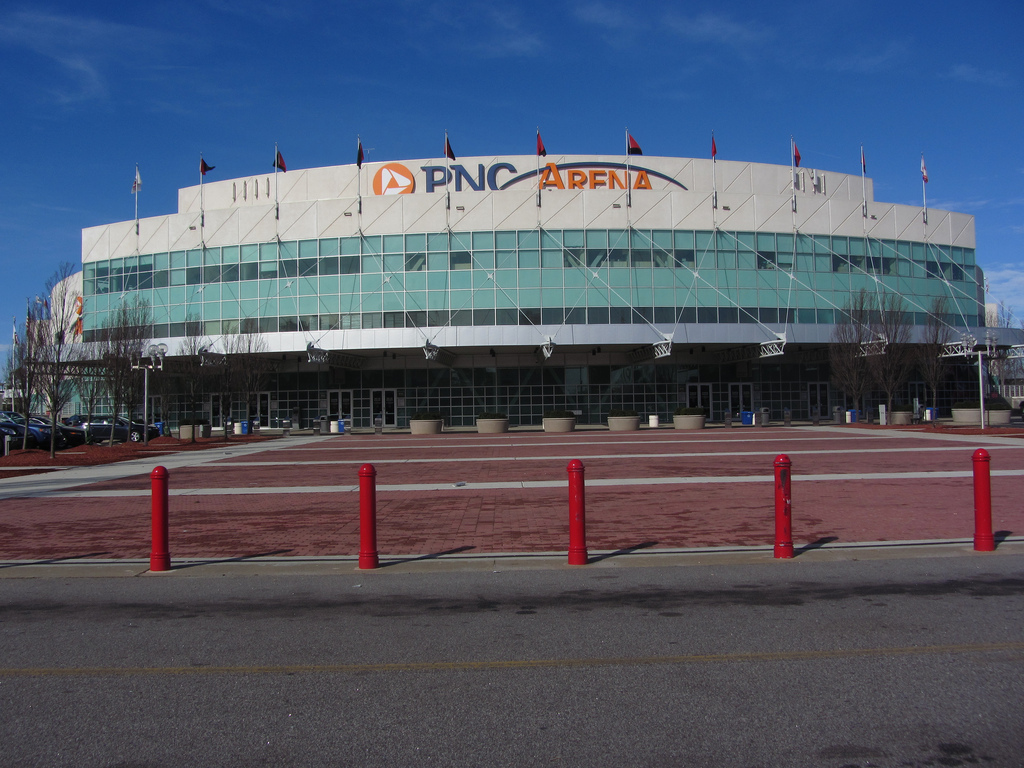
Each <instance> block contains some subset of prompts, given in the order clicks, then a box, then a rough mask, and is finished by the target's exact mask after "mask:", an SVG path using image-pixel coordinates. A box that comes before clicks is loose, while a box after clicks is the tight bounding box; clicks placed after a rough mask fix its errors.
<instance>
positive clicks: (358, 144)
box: [356, 134, 363, 216]
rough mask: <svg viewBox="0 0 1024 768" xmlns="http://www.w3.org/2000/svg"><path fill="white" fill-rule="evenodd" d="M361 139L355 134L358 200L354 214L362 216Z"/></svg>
mask: <svg viewBox="0 0 1024 768" xmlns="http://www.w3.org/2000/svg"><path fill="white" fill-rule="evenodd" d="M362 151H363V139H362V137H361V136H360V135H359V134H356V198H357V200H358V203H357V207H356V213H357V214H359V215H360V216H362V215H363V160H362V157H361V155H362Z"/></svg>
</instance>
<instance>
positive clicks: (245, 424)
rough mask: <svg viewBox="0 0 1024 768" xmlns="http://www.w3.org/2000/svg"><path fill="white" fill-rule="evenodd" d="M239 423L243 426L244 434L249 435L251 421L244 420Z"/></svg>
mask: <svg viewBox="0 0 1024 768" xmlns="http://www.w3.org/2000/svg"><path fill="white" fill-rule="evenodd" d="M238 424H239V426H241V428H242V434H243V435H248V434H249V422H248V421H244V420H243V421H240V422H238Z"/></svg>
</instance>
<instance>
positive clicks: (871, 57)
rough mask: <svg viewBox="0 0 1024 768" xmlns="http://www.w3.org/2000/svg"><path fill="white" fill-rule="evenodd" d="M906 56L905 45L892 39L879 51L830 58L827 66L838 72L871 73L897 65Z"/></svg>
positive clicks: (887, 69) (884, 70) (883, 70)
mask: <svg viewBox="0 0 1024 768" xmlns="http://www.w3.org/2000/svg"><path fill="white" fill-rule="evenodd" d="M906 57H907V47H906V45H905V44H904V43H900V42H896V41H893V42H890V43H889V44H888V45H887V46H886V47H885V48H884V49H883V50H881V51H875V52H871V51H864V52H860V53H856V54H853V55H851V56H845V57H839V58H835V59H832V60H831V62H830V63H829V67H830V68H831V69H834V70H836V71H838V72H852V73H854V74H861V75H873V74H877V73H879V72H886V71H889V70H891V69H893V68H895V67H897V66H899V64H900V63H901V62H902V61H904V60H905V59H906Z"/></svg>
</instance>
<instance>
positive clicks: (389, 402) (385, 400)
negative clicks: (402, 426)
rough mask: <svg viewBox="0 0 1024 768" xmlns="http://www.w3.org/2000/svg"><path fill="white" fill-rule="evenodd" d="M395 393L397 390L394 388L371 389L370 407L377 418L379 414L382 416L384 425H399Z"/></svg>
mask: <svg viewBox="0 0 1024 768" xmlns="http://www.w3.org/2000/svg"><path fill="white" fill-rule="evenodd" d="M395 393H396V390H394V389H373V390H370V407H371V409H372V412H373V418H374V419H376V418H377V417H378V416H379V417H381V418H382V421H381V425H382V426H385V427H397V426H398V420H397V418H396V410H395V399H396V398H395Z"/></svg>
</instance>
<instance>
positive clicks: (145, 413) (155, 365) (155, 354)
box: [132, 343, 167, 445]
mask: <svg viewBox="0 0 1024 768" xmlns="http://www.w3.org/2000/svg"><path fill="white" fill-rule="evenodd" d="M143 355H145V356H146V357H148V358H149V364H148V365H147V364H146V363H143V364H142V365H133V366H132V368H134V369H136V370H138V369H139V368H141V369H142V371H143V374H142V422H143V423H142V440H143V444H144V445H149V372H150V371H151V370H152V371H162V370H163V369H164V357H165V356H166V355H167V345H166V344H164V343H160V344H150V345H149V348H148V349H147V350H146V351H145V352H144V353H143Z"/></svg>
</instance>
